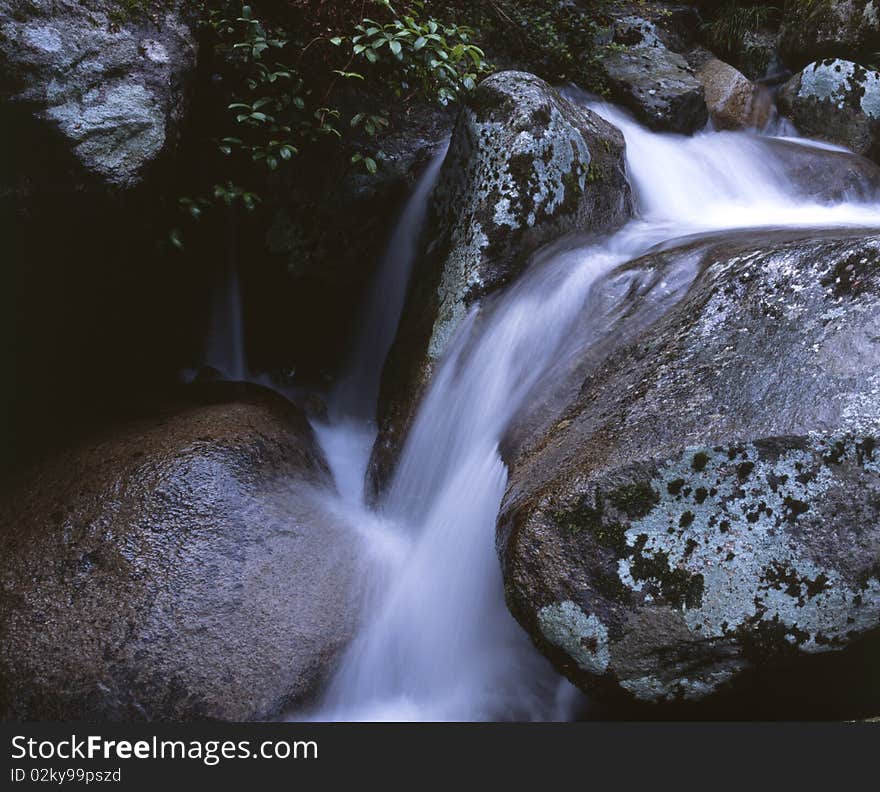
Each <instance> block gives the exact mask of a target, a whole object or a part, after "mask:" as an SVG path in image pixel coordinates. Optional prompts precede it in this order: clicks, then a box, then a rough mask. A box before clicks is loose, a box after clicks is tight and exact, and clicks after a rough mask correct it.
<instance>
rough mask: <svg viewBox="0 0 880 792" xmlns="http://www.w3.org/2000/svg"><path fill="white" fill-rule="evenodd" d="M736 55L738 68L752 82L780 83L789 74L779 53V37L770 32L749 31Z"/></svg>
mask: <svg viewBox="0 0 880 792" xmlns="http://www.w3.org/2000/svg"><path fill="white" fill-rule="evenodd" d="M734 54H735V55H736V59H735V61H734V62H735V63H736V65H737V67H738V68H739V69H740V70H741V71H742V73H743V74H745V75H746V77H748V78H749V79H750V80H762V81H767V82H769V83H774V84H776V83H778V82H779V81H780V78H781V79H784V75H785V74H791V72H788V71H787V69H786V66H785V63H784V62H783V60H782V55H781V54H780V52H779V35H778V33H773V32H771V31H768V30H747V31H746V32H745V33H744V34H743V41H742V47H741V49H740V50H739V52H737V53H734Z"/></svg>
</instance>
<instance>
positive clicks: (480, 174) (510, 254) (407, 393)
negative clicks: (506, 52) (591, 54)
mask: <svg viewBox="0 0 880 792" xmlns="http://www.w3.org/2000/svg"><path fill="white" fill-rule="evenodd" d="M631 213H632V199H631V194H630V189H629V185H628V183H627V181H626V173H625V166H624V141H623V136H622V135H621V133H620V131H619V130H618V129H616V128H615V127H613V126H611V125H610V124H609V123H608V122H606V121H604V120H603V119H601V118H600V117H599V116H597V115H596V114H594V113H592V112H591V111H589V110H587V109H585V108H582V107H578V106H575V105H573V104H572V103H570V102H568V101H567V100H566V99H564V98H562V97H561V96H560V95H559V94H558V93H557V92H556V91H555V90H553V89H552V88H551V87H550V86H549V85H547V83H545V82H544V81H543V80H540V79H539V78H537V77H535V76H534V75H531V74H526V73H524V72H501V73H499V74H495V75H493V76H491V77H489V78H487V79H486V80H484V81H483V82H482V83H481V84H480V85H479V86H478V88H477V90H476V91H475V93H474V95H473V96H472V97H471V99H470V100H469V101H468V104H467V105H466V106H465V107H464V109H463V110H462V112H461V115H460V116H459V119H458V122H457V124H456V127H455V131H454V133H453V136H452V141H451V144H450V148H449V153H448V155H447V157H446V161H445V162H444V164H443V168H442V171H441V173H440V177H439V181H438V184H437V186H436V189H435V192H434V197H433V203H432V207H431V210H430V215H431V220H430V222H429V225H428V227H429V228H431V230H432V234H431V239H430V240H429V241H428V245H427V249H426V253H425V256H424V260H423V261H421V262H420V263H419V265H418V266H417V269H416V272H415V275H414V277H413V282H412V284H411V287H410V293H409V295H408V299H407V304H406V307H405V309H404V313H403V317H402V319H401V325H400V328H399V330H398V333H397V338H396V340H395V343H394V346H393V348H392V350H391V353H390V355H389V360H388V362H387V364H386V367H385V371H384V373H383V382H382V398H381V408H380V409H381V413H380V416H379V418H380V437H379V442H378V443H377V446H376V451H375V452H374V459H373V471H374V474H376V475H377V476H378V478H379V479H384V478H385V477H386V476H387V474H388V472H389V470H390V468H391V467H392V465H393V462H394V459H395V457H396V453H397V451H398V449H399V446H400V443H401V441H402V438H403V436H404V435H405V432H406V429H407V427H408V426H409V423H410V421H411V419H412V417H413V413H414V410H415V407H416V404H417V402H418V398H419V395H420V394H421V392H422V390H423V388H424V386H425V384H426V383H427V381H428V379H429V378H430V375H431V372H432V370H433V367H434V365H435V363H436V362H437V360H439V358H440V357H441V356H442V354H443V352H444V350H445V349H446V346H447V344H448V343H449V340H450V338H451V337H452V335H453V334H454V332H455V330H456V329H457V328H458V326H459V324H460V323H461V322H462V320H463V319H464V318H465V315H466V313H467V311H468V309H469V307H470V306H471V305H473V304H474V303H475V302H477V301H478V300H480V299H481V298H483V297H485V296H486V295H488V294H491V293H493V292H495V291H497V290H498V289H500V288H501V287H503V286H504V285H506V284H508V283H510V282H511V281H512V280H513V279H514V278H516V276H517V275H519V273H520V272H521V271H522V270H523V268H524V266H525V264H526V262H527V261H528V259H529V256H530V255H531V254H532V253H533V252H534V251H535V250H536V249H537V248H538V247H539V246H541V245H542V244H544V243H546V242H548V241H549V240H552V239H555V238H557V237H559V236H560V235H562V234H565V233H567V232H570V231H605V230H608V229H612V228H614V227H616V226H619V225H621V224H622V223H623V222H624V220H626V219H627V218H628V217H629V216H630V215H631Z"/></svg>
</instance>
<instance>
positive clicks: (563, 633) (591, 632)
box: [538, 600, 610, 674]
mask: <svg viewBox="0 0 880 792" xmlns="http://www.w3.org/2000/svg"><path fill="white" fill-rule="evenodd" d="M538 626H539V627H540V628H541V633H542V634H543V636H544V638H546V639H547V641H548V642H550V643H551V644H553V646H556V647H558V648H559V649H562V650H563V651H564V652H566V653H567V654H568V655H569V656H570V657H571V658H572V659H573V660H574V661H575V662H576V663H577V664H578V667H580V668H581V669H582V670H584V671H588V672H589V673H591V674H604V673H605V671H606V670H607V668H608V661H609V658H610V655H609V652H608V630H607V629H606V627H605V625H604V624H602V622H601V621H600V620H599V619H598V618H596V616H595V614H592V613H591V614H590V615H589V616H588V615H587V614H585V613H584V612H583V611H582V610H581V609H580V608H579V607H578V606H577V605H576V604H575V603H574V602H571V601H568V600H567V601H565V602H560V603H557V604H554V605H547V606H545V607H543V608H541V610H540V611H539V612H538Z"/></svg>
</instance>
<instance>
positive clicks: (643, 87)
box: [598, 17, 707, 134]
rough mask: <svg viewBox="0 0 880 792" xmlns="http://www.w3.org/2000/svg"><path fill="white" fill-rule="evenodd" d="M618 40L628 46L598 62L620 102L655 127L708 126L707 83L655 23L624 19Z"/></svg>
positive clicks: (683, 128) (691, 129) (688, 128)
mask: <svg viewBox="0 0 880 792" xmlns="http://www.w3.org/2000/svg"><path fill="white" fill-rule="evenodd" d="M615 43H617V44H620V45H622V48H621V49H619V50H615V51H610V52H608V53H607V54H606V55H603V57H602V59H601V61H600V62H599V64H598V65H599V68H600V69H601V70H602V75H603V77H604V79H605V81H606V82H607V83H608V87H609V89H610V92H611V95H612V97H613V98H614V99H615V100H616V101H618V102H620V103H621V104H622V105H624V106H625V107H627V108H629V109H630V110H632V111H633V112H634V113H635V114H636V116H637V117H638V119H639V120H640V121H641V122H642V123H644V124H646V125H647V126H649V127H650V128H651V129H657V130H667V131H671V132H681V133H685V134H688V133H691V132H694V131H696V130H697V129H700V128H701V127H703V126H704V125H705V124H706V120H707V113H706V105H705V101H704V96H703V86H702V85H701V84H700V81H699V80H698V79H697V77H696V75H695V74H694V71H693V69H692V68H691V66H689V65H688V63H687V61H686V60H685V58H684V57H682V56H681V55H679V54H678V53H676V52H673V51H672V50H670V49H668V48H667V47H666V45H665V44H664V43H663V40H662V38H661V33H660V31H658V30H657V28H656V26H655V25H654V24H653V23H652V22H650V21H648V20H644V19H640V18H637V17H633V18H629V17H628V18H625V19H622V20H621V21H620V22H619V23H618V24H617V25H616V27H615Z"/></svg>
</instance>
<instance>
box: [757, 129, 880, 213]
mask: <svg viewBox="0 0 880 792" xmlns="http://www.w3.org/2000/svg"><path fill="white" fill-rule="evenodd" d="M758 141H759V144H760V146H761V148H763V149H764V150H765V152H766V153H769V154H771V155H772V156H770V157H766V158H765V160H764V162H765V165H766V167H767V170H768V171H769V172H770V173H772V174H774V175H777V176H778V177H779V179H780V181H784V182H786V183H788V184H789V185H790V186H791V188H792V189H794V190H796V191H797V193H799V194H800V195H801V196H802V197H803V198H804V200H811V201H820V202H825V203H839V202H841V201H856V202H862V203H874V202H880V166H878V165H876V164H875V163H873V162H871V160H868V159H865V158H864V157H860V156H858V155H857V154H853V153H851V152H849V151H842V150H838V149H832V148H824V147H819V146H813V145H811V144H808V143H801V142H800V141H798V140H787V139H780V138H773V137H765V136H761V137H760V138H758Z"/></svg>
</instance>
